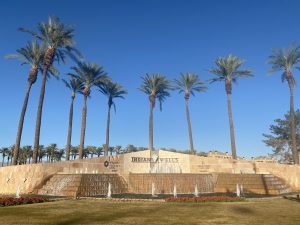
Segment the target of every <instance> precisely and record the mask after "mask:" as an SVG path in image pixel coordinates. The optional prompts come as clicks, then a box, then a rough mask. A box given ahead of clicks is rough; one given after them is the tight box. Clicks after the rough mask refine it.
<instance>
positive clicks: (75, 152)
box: [71, 146, 79, 159]
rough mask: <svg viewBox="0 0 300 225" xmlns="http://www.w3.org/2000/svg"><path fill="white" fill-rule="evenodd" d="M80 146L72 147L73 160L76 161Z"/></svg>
mask: <svg viewBox="0 0 300 225" xmlns="http://www.w3.org/2000/svg"><path fill="white" fill-rule="evenodd" d="M78 149H79V148H78V146H71V155H72V158H73V159H76V156H77V154H78Z"/></svg>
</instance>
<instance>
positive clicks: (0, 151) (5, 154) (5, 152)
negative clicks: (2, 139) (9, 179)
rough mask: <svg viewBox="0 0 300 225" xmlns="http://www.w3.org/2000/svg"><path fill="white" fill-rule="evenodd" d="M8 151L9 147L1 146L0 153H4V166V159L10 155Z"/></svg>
mask: <svg viewBox="0 0 300 225" xmlns="http://www.w3.org/2000/svg"><path fill="white" fill-rule="evenodd" d="M8 151H9V149H8V148H5V147H4V148H1V149H0V154H1V155H2V165H1V166H2V167H3V166H4V160H5V157H6V156H7V155H8Z"/></svg>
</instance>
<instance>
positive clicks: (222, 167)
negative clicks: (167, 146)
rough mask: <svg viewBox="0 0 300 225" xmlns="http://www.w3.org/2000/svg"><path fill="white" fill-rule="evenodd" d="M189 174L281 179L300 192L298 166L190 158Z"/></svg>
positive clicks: (299, 169) (198, 157)
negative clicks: (246, 175)
mask: <svg viewBox="0 0 300 225" xmlns="http://www.w3.org/2000/svg"><path fill="white" fill-rule="evenodd" d="M190 164H191V171H190V172H191V173H256V174H273V175H275V176H277V177H280V178H282V179H283V180H284V181H285V182H286V183H287V184H288V185H289V186H290V187H291V188H292V189H293V190H298V191H299V190H300V166H299V165H285V164H279V163H272V162H268V163H267V162H265V163H262V162H255V161H252V160H233V159H220V158H213V157H200V156H194V155H191V156H190Z"/></svg>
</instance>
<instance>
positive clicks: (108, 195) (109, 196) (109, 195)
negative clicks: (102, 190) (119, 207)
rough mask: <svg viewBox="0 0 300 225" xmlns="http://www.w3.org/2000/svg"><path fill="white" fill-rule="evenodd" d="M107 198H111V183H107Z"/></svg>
mask: <svg viewBox="0 0 300 225" xmlns="http://www.w3.org/2000/svg"><path fill="white" fill-rule="evenodd" d="M107 198H111V184H110V183H108V191H107Z"/></svg>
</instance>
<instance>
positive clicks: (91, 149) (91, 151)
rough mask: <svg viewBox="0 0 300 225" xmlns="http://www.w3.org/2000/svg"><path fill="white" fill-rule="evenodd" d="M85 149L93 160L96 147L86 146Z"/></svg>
mask: <svg viewBox="0 0 300 225" xmlns="http://www.w3.org/2000/svg"><path fill="white" fill-rule="evenodd" d="M86 149H87V150H88V153H89V154H90V155H91V158H93V156H94V155H95V154H97V147H96V146H91V145H90V146H86Z"/></svg>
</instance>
